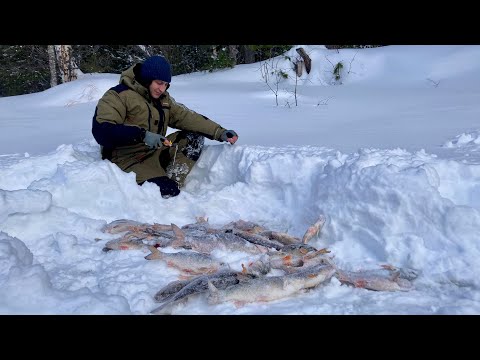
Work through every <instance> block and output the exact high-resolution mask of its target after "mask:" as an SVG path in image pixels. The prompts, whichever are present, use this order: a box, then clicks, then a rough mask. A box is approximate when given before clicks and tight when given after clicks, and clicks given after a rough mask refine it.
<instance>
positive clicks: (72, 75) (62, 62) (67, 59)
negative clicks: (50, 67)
mask: <svg viewBox="0 0 480 360" xmlns="http://www.w3.org/2000/svg"><path fill="white" fill-rule="evenodd" d="M55 55H56V58H57V64H58V69H59V70H60V75H61V79H62V82H64V83H66V82H69V81H73V80H76V79H77V65H76V64H75V60H74V58H73V56H72V45H55Z"/></svg>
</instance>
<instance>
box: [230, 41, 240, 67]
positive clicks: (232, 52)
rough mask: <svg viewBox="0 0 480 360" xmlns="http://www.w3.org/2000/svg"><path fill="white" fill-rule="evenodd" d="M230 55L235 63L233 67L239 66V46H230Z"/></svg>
mask: <svg viewBox="0 0 480 360" xmlns="http://www.w3.org/2000/svg"><path fill="white" fill-rule="evenodd" d="M228 54H229V56H230V59H232V61H233V65H237V55H238V45H228Z"/></svg>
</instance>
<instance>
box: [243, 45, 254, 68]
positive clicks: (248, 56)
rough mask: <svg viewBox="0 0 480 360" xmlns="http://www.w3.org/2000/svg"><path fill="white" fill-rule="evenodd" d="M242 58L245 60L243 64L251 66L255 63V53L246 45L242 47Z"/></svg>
mask: <svg viewBox="0 0 480 360" xmlns="http://www.w3.org/2000/svg"><path fill="white" fill-rule="evenodd" d="M242 52H243V57H244V58H245V64H252V63H254V62H255V52H254V51H253V49H252V48H251V47H250V46H248V45H243V46H242Z"/></svg>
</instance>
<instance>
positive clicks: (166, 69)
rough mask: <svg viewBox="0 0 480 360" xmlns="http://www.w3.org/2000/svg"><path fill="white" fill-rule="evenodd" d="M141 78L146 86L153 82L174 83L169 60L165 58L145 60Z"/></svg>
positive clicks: (156, 57) (154, 57)
mask: <svg viewBox="0 0 480 360" xmlns="http://www.w3.org/2000/svg"><path fill="white" fill-rule="evenodd" d="M140 76H141V77H142V80H143V81H144V82H145V83H146V84H150V83H151V82H152V81H153V80H162V81H165V82H167V83H170V82H171V81H172V71H171V69H170V64H169V63H168V61H167V59H165V58H164V57H163V56H158V55H157V56H152V57H150V58H148V59H147V60H145V62H144V63H143V64H142V67H141V69H140Z"/></svg>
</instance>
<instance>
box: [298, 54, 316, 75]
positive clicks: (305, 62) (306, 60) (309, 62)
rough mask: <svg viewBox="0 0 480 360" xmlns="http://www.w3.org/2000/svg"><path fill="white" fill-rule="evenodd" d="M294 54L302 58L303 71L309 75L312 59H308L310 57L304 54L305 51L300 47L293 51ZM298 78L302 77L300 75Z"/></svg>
mask: <svg viewBox="0 0 480 360" xmlns="http://www.w3.org/2000/svg"><path fill="white" fill-rule="evenodd" d="M295 50H296V52H297V53H298V54H299V55H300V56H301V57H302V59H303V62H304V64H305V70H306V71H307V74H310V70H311V69H312V59H310V56H308V54H307V53H306V52H305V49H304V48H302V47H300V48H298V49H295ZM298 76H302V75H301V74H300V75H298Z"/></svg>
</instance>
